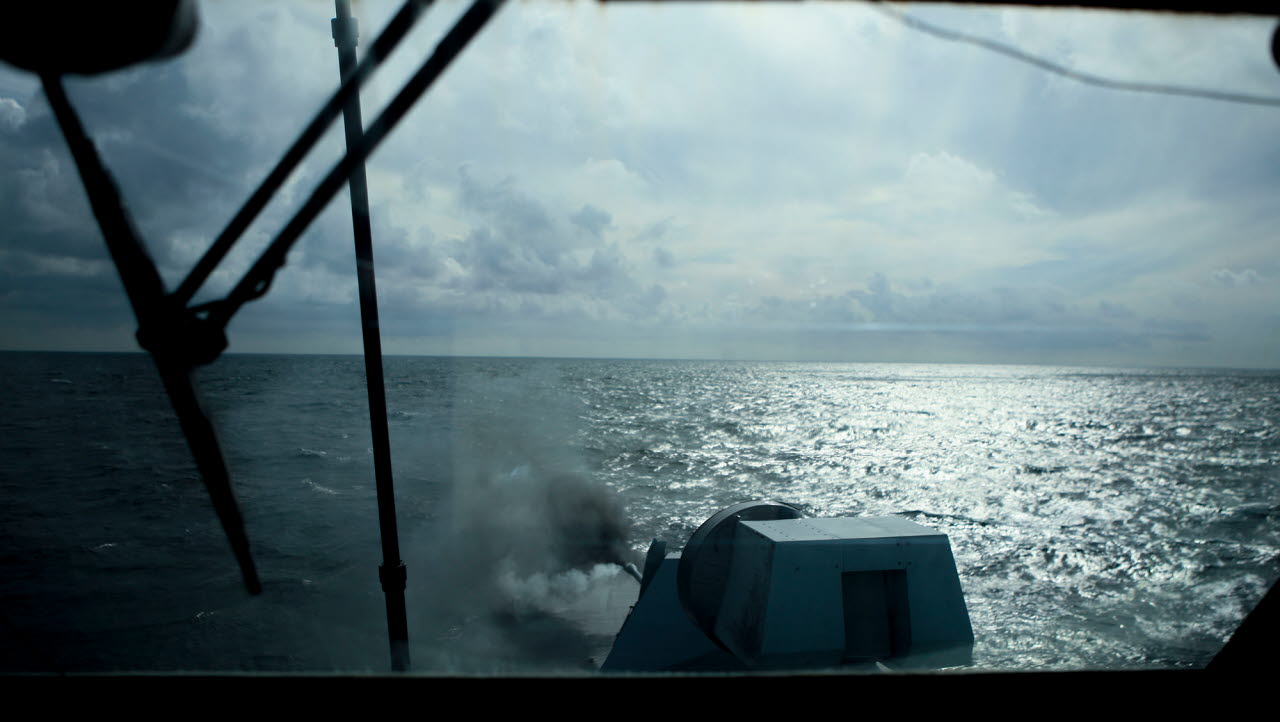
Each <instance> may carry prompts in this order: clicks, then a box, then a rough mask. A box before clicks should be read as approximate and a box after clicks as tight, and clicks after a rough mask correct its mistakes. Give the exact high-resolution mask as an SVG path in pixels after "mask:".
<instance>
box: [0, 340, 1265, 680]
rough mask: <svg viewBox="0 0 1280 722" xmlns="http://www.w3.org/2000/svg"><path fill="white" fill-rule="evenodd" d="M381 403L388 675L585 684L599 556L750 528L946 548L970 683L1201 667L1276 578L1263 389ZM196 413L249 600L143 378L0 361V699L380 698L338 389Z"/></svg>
mask: <svg viewBox="0 0 1280 722" xmlns="http://www.w3.org/2000/svg"><path fill="white" fill-rule="evenodd" d="M386 370H387V396H388V409H389V413H390V425H391V428H390V430H391V437H392V454H393V463H394V468H395V484H396V492H397V504H398V518H399V523H400V535H401V545H402V548H403V554H404V557H405V559H406V562H407V564H408V569H409V587H408V591H407V595H408V604H409V612H410V614H409V616H410V619H409V623H410V639H411V650H412V655H413V661H414V669H415V671H418V672H423V673H448V674H478V675H493V674H527V673H533V674H543V673H549V674H560V673H565V674H582V673H590V671H591V670H592V669H593V668H594V666H593V665H595V664H598V663H599V661H600V660H599V655H600V650H601V649H602V648H603V649H607V646H608V642H609V641H610V640H611V637H612V634H613V633H614V631H616V624H617V622H618V621H620V620H612V621H610V620H608V619H603V618H600V617H598V616H592V612H591V609H592V608H593V605H595V604H597V603H598V602H600V601H601V599H602V595H607V594H616V593H617V590H618V589H626V587H625V586H624V585H625V584H630V585H632V586H634V585H635V583H634V581H632V580H630V579H629V578H628V577H625V576H622V575H621V574H620V573H619V571H618V567H617V566H614V565H609V564H599V563H597V562H600V561H601V560H602V559H603V557H602V554H605V553H604V552H602V551H601V550H602V548H604V547H610V545H614V546H620V551H618V550H613V551H618V553H619V554H622V555H624V556H625V555H641V554H643V552H644V550H645V549H646V548H647V547H648V543H649V541H650V540H651V539H653V538H658V539H662V540H664V541H666V542H667V543H668V545H669V548H671V549H678V548H679V547H680V546H682V545H683V543H684V541H685V540H686V539H687V538H688V536H689V534H690V533H691V532H692V531H693V530H694V529H696V528H697V526H698V525H699V524H700V523H701V522H702V521H703V520H705V519H706V518H707V517H709V516H710V515H712V514H713V513H714V512H716V511H717V510H719V509H721V508H722V507H725V506H728V505H730V504H733V503H735V502H738V501H743V500H748V499H757V498H764V499H774V500H779V501H785V502H788V503H791V504H793V505H796V506H798V507H800V508H801V509H803V510H805V511H806V512H808V513H810V514H813V515H897V516H901V517H904V518H907V519H911V520H913V521H916V522H918V523H921V524H925V525H928V526H932V527H935V528H937V529H939V530H941V531H943V532H944V533H946V534H947V535H949V537H950V540H951V543H952V546H953V550H954V553H955V556H956V561H957V564H958V567H959V572H960V578H961V583H962V586H963V588H964V592H965V595H966V599H967V602H968V606H969V613H970V615H971V617H972V622H973V627H974V633H975V635H976V643H975V646H974V654H973V668H974V669H980V670H988V669H1016V670H1048V669H1055V670H1065V669H1114V668H1126V669H1134V668H1183V667H1199V666H1203V665H1204V664H1205V663H1207V662H1208V661H1209V660H1210V659H1211V658H1212V657H1213V655H1214V654H1215V653H1216V652H1217V651H1218V650H1219V649H1220V648H1221V647H1222V645H1223V643H1224V641H1225V640H1226V639H1227V638H1228V637H1229V636H1230V634H1231V633H1232V631H1233V630H1234V629H1235V627H1236V626H1237V625H1238V624H1239V622H1240V620H1241V619H1242V618H1243V617H1244V615H1245V614H1246V613H1247V612H1248V610H1249V609H1251V608H1252V607H1253V605H1254V604H1256V603H1257V601H1258V600H1259V599H1260V598H1261V597H1262V595H1263V594H1264V593H1265V591H1266V589H1267V588H1268V587H1269V586H1270V584H1271V583H1272V582H1274V581H1275V579H1276V577H1277V576H1278V575H1280V372H1270V371H1231V370H1173V369H1158V370H1135V369H1105V368H1078V367H1072V368H1068V367H1048V366H958V365H924V364H921V365H916V364H860V363H859V364H852V363H851V364H828V363H808V364H806V363H736V362H734V363H730V362H710V361H708V362H699V361H610V360H554V359H498V358H410V357H389V358H387V359H386ZM197 382H198V386H199V388H200V390H201V393H202V395H203V397H204V400H205V403H206V406H207V408H208V409H209V411H210V414H211V416H212V417H213V418H214V420H215V422H216V423H217V426H218V428H219V432H220V437H221V440H222V443H223V446H224V450H225V453H226V456H227V458H228V461H229V464H230V467H231V470H232V474H233V478H234V480H235V487H236V492H237V494H238V496H239V499H240V503H241V506H242V509H243V512H244V514H245V517H246V523H247V526H248V531H249V535H250V539H251V541H252V543H253V549H254V554H255V557H256V559H257V562H258V568H259V572H260V574H261V575H262V577H263V579H264V587H265V591H264V593H263V594H262V595H260V596H257V597H250V596H248V595H247V594H246V593H245V591H244V590H243V587H242V585H241V582H240V578H239V573H238V571H237V569H236V567H235V564H234V561H233V559H232V556H231V554H230V551H229V548H228V546H227V543H226V541H225V539H224V537H223V535H222V532H221V528H220V527H219V525H218V523H217V521H216V518H215V516H214V513H213V510H212V508H211V506H210V504H209V500H208V496H207V494H206V492H205V490H204V488H203V486H202V484H201V482H200V480H199V476H198V474H197V472H196V470H195V468H194V465H193V463H192V461H191V459H190V456H189V454H188V452H187V449H186V447H185V442H184V440H183V438H182V436H181V435H180V433H179V430H178V425H177V422H176V420H175V417H174V415H173V412H172V411H171V409H170V407H169V405H168V401H167V399H166V398H165V396H164V394H163V391H162V389H161V386H160V383H159V381H158V379H157V376H156V373H155V370H154V368H153V367H152V366H151V363H150V360H149V359H148V358H147V357H145V356H143V355H138V354H54V353H17V352H11V353H0V399H3V402H2V403H3V414H0V499H2V500H3V501H2V502H0V671H4V672H58V671H121V670H249V671H253V670H286V671H340V672H365V671H370V672H383V671H386V670H387V668H388V661H387V659H388V655H387V642H386V637H385V634H386V627H385V621H384V620H385V617H384V609H383V597H382V593H381V590H380V588H379V586H378V582H377V565H378V563H379V561H380V560H381V549H380V546H379V537H378V526H377V511H376V504H375V494H374V485H373V470H372V454H371V450H370V446H371V443H370V435H369V430H368V421H367V418H368V417H367V400H366V396H365V388H364V384H363V382H364V369H363V361H362V359H360V358H359V357H347V356H246V355H230V356H226V357H224V358H222V359H221V360H219V361H218V362H216V363H215V364H213V365H212V366H209V367H206V368H203V369H201V370H200V371H199V372H198V373H197ZM610 549H612V547H610ZM610 553H612V552H610ZM605 555H606V556H607V554H605ZM606 589H607V590H611V591H608V592H604V591H601V590H606ZM631 593H634V590H633V591H632V592H631ZM624 609H625V606H624ZM611 624H612V625H613V626H612V627H611V626H610V625H611Z"/></svg>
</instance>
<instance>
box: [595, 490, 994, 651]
mask: <svg viewBox="0 0 1280 722" xmlns="http://www.w3.org/2000/svg"><path fill="white" fill-rule="evenodd" d="M640 590H641V591H640V596H639V598H638V599H637V601H636V604H635V606H634V607H633V608H632V610H631V613H630V614H629V615H628V617H627V619H626V621H625V622H624V623H623V625H622V629H621V630H620V631H619V632H618V636H617V638H616V640H615V641H614V645H613V649H612V651H611V652H610V654H609V656H608V658H607V659H606V660H605V662H604V664H603V666H602V670H603V671H606V672H610V671H612V672H625V671H637V672H638V671H671V670H685V671H691V670H704V671H723V670H753V669H754V670H762V671H763V670H784V669H814V668H830V667H839V666H844V665H866V666H868V667H872V665H874V664H875V663H880V664H881V665H885V664H888V665H891V666H892V667H893V668H915V669H922V668H924V669H928V668H939V667H951V666H960V665H964V664H968V663H969V662H970V661H971V659H972V650H973V627H972V625H971V624H970V621H969V612H968V608H967V607H966V605H965V601H964V593H963V591H962V590H961V587H960V577H959V574H958V573H957V570H956V564H955V559H954V557H953V556H952V553H951V543H950V541H949V540H948V538H947V536H946V535H945V534H943V533H941V532H939V531H937V530H935V529H930V528H929V527H926V526H922V525H920V524H916V523H914V522H912V521H909V520H906V519H902V518H899V517H891V516H883V517H828V518H812V517H806V516H805V515H804V514H803V513H802V512H801V511H800V510H798V509H796V508H795V507H792V506H789V505H786V504H780V503H776V502H761V501H755V502H745V503H742V504H736V505H734V506H731V507H728V508H726V509H724V510H721V511H720V512H718V513H717V514H715V515H713V516H712V517H711V518H710V519H708V520H707V521H706V522H705V523H704V524H703V525H702V526H700V527H699V528H698V530H697V531H695V532H694V533H693V535H692V536H690V538H689V541H688V543H687V544H686V545H685V548H684V550H683V551H682V552H677V553H671V554H667V553H666V551H665V548H664V545H663V543H662V542H659V541H657V540H655V541H654V543H653V545H652V546H651V547H650V549H649V554H648V556H647V558H646V561H645V569H644V574H643V576H642V579H641V585H640Z"/></svg>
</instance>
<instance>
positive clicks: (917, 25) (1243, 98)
mask: <svg viewBox="0 0 1280 722" xmlns="http://www.w3.org/2000/svg"><path fill="white" fill-rule="evenodd" d="M870 5H871V7H873V8H875V9H876V10H878V11H879V12H881V13H883V14H885V15H887V16H889V17H891V18H893V19H894V20H897V21H898V22H900V23H902V24H903V25H906V26H907V27H909V28H911V29H913V30H918V31H920V32H922V33H927V34H929V35H932V36H934V37H937V38H942V39H943V40H950V41H953V42H959V43H968V44H969V45H976V46H978V47H980V48H985V49H987V50H990V51H992V52H996V53H1000V54H1001V55H1004V56H1007V57H1010V58H1013V59H1014V60H1020V61H1022V62H1024V63H1027V64H1028V65H1033V66H1035V67H1037V68H1040V69H1041V70H1047V71H1049V72H1051V73H1055V74H1057V75H1061V76H1063V77H1064V78H1070V79H1072V80H1075V81H1078V82H1081V83H1085V84H1088V85H1095V86H1098V87H1100V88H1108V89H1110V90H1128V91H1131V92H1136V93H1158V94H1162V95H1180V96H1184V97H1189V98H1204V99H1207V100H1220V101H1223V102H1228V103H1244V104H1247V105H1267V106H1272V107H1280V98H1275V97H1267V96H1262V95H1248V94H1245V93H1228V92H1222V91H1218V90H1210V89H1207V88H1193V87H1188V86H1181V85H1163V84H1159V83H1134V82H1129V81H1125V80H1112V79H1110V78H1104V77H1102V76H1099V75H1092V74H1090V73H1082V72H1080V71H1078V70H1072V69H1071V68H1068V67H1065V66H1062V65H1058V64H1057V63H1054V62H1052V61H1049V60H1045V59H1044V58H1041V57H1039V56H1036V55H1032V54H1031V53H1028V52H1026V51H1024V50H1020V49H1018V48H1015V47H1013V46H1012V45H1006V44H1004V43H999V42H996V41H994V40H988V39H986V38H980V37H977V36H975V35H967V34H965V33H960V32H956V31H954V30H948V29H946V28H941V27H938V26H937V25H932V24H930V23H927V22H925V21H923V20H919V19H917V18H914V17H911V16H910V15H907V14H906V13H904V12H901V11H899V10H897V9H894V8H891V7H888V6H887V5H885V4H884V3H883V2H880V0H870Z"/></svg>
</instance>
